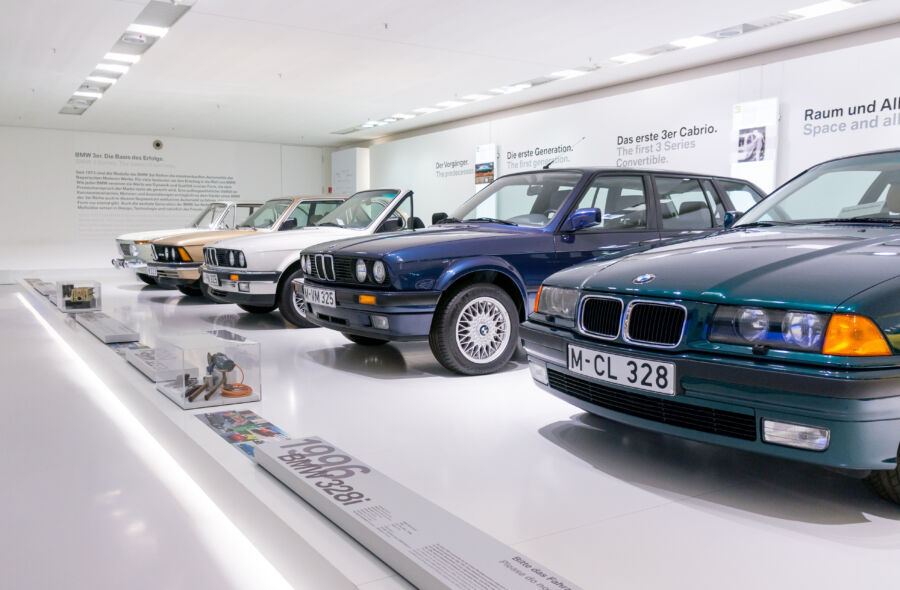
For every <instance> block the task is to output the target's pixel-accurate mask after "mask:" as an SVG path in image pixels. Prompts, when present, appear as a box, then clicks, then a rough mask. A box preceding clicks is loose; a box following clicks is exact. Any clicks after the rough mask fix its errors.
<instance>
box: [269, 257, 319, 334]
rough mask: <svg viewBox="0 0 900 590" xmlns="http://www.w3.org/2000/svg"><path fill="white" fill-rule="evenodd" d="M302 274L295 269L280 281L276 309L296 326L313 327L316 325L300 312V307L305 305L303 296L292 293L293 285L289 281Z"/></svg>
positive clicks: (276, 296)
mask: <svg viewBox="0 0 900 590" xmlns="http://www.w3.org/2000/svg"><path fill="white" fill-rule="evenodd" d="M302 276H303V271H302V270H300V269H297V270H295V271H294V272H292V273H291V274H289V275H288V276H287V278H286V279H284V280H283V281H281V283H280V287H279V291H278V293H277V294H276V295H275V300H276V301H277V302H278V311H280V312H281V315H282V316H283V317H284V319H286V320H287V321H289V322H290V323H292V324H294V325H295V326H297V327H298V328H315V327H316V325H315V324H314V323H312V322H311V321H309V320H307V319H306V317H305V316H304V315H302V314H301V313H300V309H301V308H302V307H303V306H304V305H305V303H304V301H303V296H302V295H296V294H295V293H294V287H293V284H292V283H291V281H293V280H294V279H299V278H300V277H302Z"/></svg>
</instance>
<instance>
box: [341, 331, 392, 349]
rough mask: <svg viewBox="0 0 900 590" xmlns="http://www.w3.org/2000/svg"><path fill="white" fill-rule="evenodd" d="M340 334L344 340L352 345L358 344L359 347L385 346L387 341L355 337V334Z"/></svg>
mask: <svg viewBox="0 0 900 590" xmlns="http://www.w3.org/2000/svg"><path fill="white" fill-rule="evenodd" d="M341 334H343V335H344V338H346V339H347V340H349V341H350V342H352V343H353V344H359V345H360V346H380V345H382V344H387V340H382V339H381V338H369V337H368V336H357V335H356V334H347V333H346V332H341Z"/></svg>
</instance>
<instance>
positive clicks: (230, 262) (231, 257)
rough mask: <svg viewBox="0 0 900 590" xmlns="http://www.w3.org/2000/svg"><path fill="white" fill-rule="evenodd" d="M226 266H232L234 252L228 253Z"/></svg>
mask: <svg viewBox="0 0 900 590" xmlns="http://www.w3.org/2000/svg"><path fill="white" fill-rule="evenodd" d="M228 266H234V250H229V251H228Z"/></svg>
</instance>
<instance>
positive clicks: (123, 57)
mask: <svg viewBox="0 0 900 590" xmlns="http://www.w3.org/2000/svg"><path fill="white" fill-rule="evenodd" d="M103 59H104V60H107V61H120V62H123V63H127V64H136V63H137V62H139V61H141V56H140V55H133V54H130V53H115V52H109V53H107V54H106V55H104V56H103Z"/></svg>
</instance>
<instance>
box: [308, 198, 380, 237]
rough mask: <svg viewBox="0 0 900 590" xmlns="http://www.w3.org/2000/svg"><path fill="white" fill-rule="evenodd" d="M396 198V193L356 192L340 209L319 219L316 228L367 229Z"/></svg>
mask: <svg viewBox="0 0 900 590" xmlns="http://www.w3.org/2000/svg"><path fill="white" fill-rule="evenodd" d="M396 196H397V191H362V192H358V193H356V194H355V195H353V196H352V197H350V198H349V199H347V200H346V201H344V202H343V203H342V204H341V206H340V207H338V208H337V209H335V210H334V211H332V212H331V213H329V214H328V215H326V216H325V217H323V218H322V219H320V220H319V221H318V222H317V223H316V225H318V226H320V227H321V226H328V225H331V226H337V227H346V228H349V229H362V228H364V227H368V226H369V224H370V223H372V221H374V220H375V219H376V218H377V217H378V216H379V215H381V214H382V213H383V212H384V210H385V209H387V208H388V206H389V205H390V204H391V201H393V200H394V197H396Z"/></svg>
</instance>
